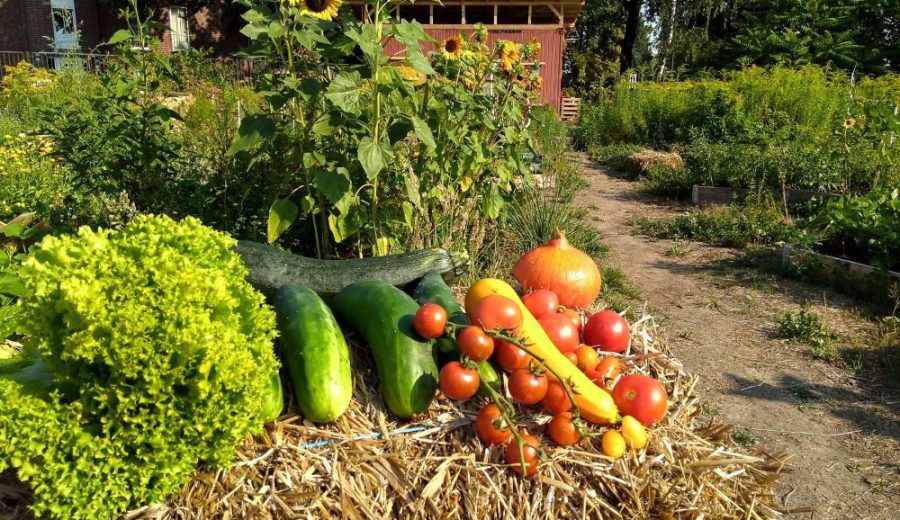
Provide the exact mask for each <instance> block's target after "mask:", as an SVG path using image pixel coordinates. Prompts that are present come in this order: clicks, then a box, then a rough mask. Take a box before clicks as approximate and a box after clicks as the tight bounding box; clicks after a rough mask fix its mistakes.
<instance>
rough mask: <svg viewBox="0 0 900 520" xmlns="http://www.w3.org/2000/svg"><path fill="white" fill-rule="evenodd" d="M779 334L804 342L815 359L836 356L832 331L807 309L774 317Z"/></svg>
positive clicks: (827, 358)
mask: <svg viewBox="0 0 900 520" xmlns="http://www.w3.org/2000/svg"><path fill="white" fill-rule="evenodd" d="M775 323H776V325H777V326H778V334H779V336H781V337H783V338H787V339H792V340H797V341H801V342H803V343H806V345H807V347H808V351H809V353H810V355H812V357H814V358H816V359H824V360H832V359H834V358H836V357H837V350H835V348H834V345H833V344H832V340H834V333H833V332H831V331H830V330H828V327H826V326H825V324H824V323H822V321H821V320H820V319H819V317H818V316H816V315H815V314H813V313H811V312H810V311H809V310H808V309H800V311H798V312H796V313H794V312H783V313H781V314H779V315H778V316H777V317H776V318H775Z"/></svg>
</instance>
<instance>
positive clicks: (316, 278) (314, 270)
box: [234, 240, 468, 296]
mask: <svg viewBox="0 0 900 520" xmlns="http://www.w3.org/2000/svg"><path fill="white" fill-rule="evenodd" d="M234 250H235V251H236V252H237V253H238V254H239V255H240V256H241V258H242V259H243V260H244V263H245V264H246V265H247V267H248V268H249V269H250V274H249V276H247V281H248V282H250V285H252V286H253V287H255V288H256V289H258V290H259V291H260V292H262V293H263V294H265V295H267V296H271V295H272V294H273V293H274V292H275V291H277V290H278V288H280V287H282V286H285V285H289V284H293V283H299V284H302V285H305V286H306V287H309V288H310V289H312V290H314V291H316V292H317V293H319V294H321V295H332V294H335V293H337V292H338V291H340V290H341V289H343V288H344V287H346V286H348V285H350V284H352V283H354V282H358V281H361V280H379V281H382V282H385V283H387V284H390V285H397V286H399V285H406V284H408V283H410V282H412V281H414V280H417V279H418V278H420V277H421V276H422V275H424V274H425V273H427V272H429V271H439V272H446V271H450V270H452V269H456V268H458V267H460V266H462V265H464V264H465V263H466V261H467V260H468V257H467V256H466V255H465V254H464V253H448V252H447V251H445V250H443V249H422V250H419V251H412V252H409V253H403V254H399V255H389V256H381V257H373V258H354V259H347V260H318V259H315V258H307V257H305V256H299V255H295V254H293V253H289V252H287V251H282V250H280V249H277V248H275V247H272V246H269V245H266V244H260V243H258V242H249V241H245V240H241V241H238V244H237V246H236V247H235V248H234Z"/></svg>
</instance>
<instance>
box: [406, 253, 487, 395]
mask: <svg viewBox="0 0 900 520" xmlns="http://www.w3.org/2000/svg"><path fill="white" fill-rule="evenodd" d="M413 297H414V298H415V299H416V302H418V304H419V305H424V304H426V303H436V304H438V305H440V306H441V307H443V308H444V310H445V311H447V316H448V319H449V321H452V322H453V323H455V324H457V325H468V324H469V318H468V316H466V313H465V312H464V311H463V308H462V305H460V304H459V301H457V300H456V297H455V296H454V295H453V292H452V291H451V290H450V287H449V286H448V285H447V284H446V283H445V282H444V278H443V277H441V273H439V272H437V271H431V272H430V273H428V274H426V275H425V276H423V277H422V280H421V281H420V282H419V285H417V286H416V288H415V290H414V291H413ZM435 347H436V350H437V357H438V364H439V365H440V366H441V367H443V366H444V365H445V364H447V363H449V362H450V361H459V350H458V349H457V348H456V339H455V338H450V337H446V336H444V337H441V338H438V339H437V340H436V341H435ZM476 370H477V371H478V376H479V377H480V378H481V384H482V385H490V386H491V388H493V389H494V390H496V391H498V392H499V391H500V390H501V388H502V383H501V381H500V376H499V375H498V374H497V371H496V370H495V369H494V367H493V365H491V364H490V362H488V361H481V362H479V363H478V366H477V367H476ZM478 395H481V396H487V395H488V393H487V391H486V390H484V389H483V388H479V389H478Z"/></svg>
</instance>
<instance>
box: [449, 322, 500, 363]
mask: <svg viewBox="0 0 900 520" xmlns="http://www.w3.org/2000/svg"><path fill="white" fill-rule="evenodd" d="M456 348H457V349H458V350H459V352H460V354H464V355H465V356H467V357H468V358H469V359H471V360H472V361H484V360H485V359H487V358H489V357H491V354H493V353H494V338H492V337H490V336H488V335H487V334H485V333H484V329H482V328H481V327H476V326H474V325H470V326H468V327H466V328H464V329H463V330H462V332H460V333H459V336H458V337H457V338H456Z"/></svg>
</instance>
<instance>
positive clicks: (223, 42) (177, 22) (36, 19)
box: [0, 0, 246, 65]
mask: <svg viewBox="0 0 900 520" xmlns="http://www.w3.org/2000/svg"><path fill="white" fill-rule="evenodd" d="M155 4H156V5H155V6H154V15H155V16H156V17H157V18H158V19H159V20H161V21H162V22H164V23H165V24H166V26H167V28H166V30H165V32H164V33H163V34H162V35H160V38H161V44H162V48H163V50H164V51H166V52H172V51H178V50H183V49H187V48H190V47H195V48H199V47H202V48H208V49H210V50H211V51H212V52H213V54H215V55H220V56H221V55H228V54H230V53H232V52H234V51H236V50H238V49H240V48H241V47H242V46H243V45H244V44H245V43H246V40H245V38H244V37H243V36H242V35H241V34H240V33H239V30H240V27H241V23H240V22H241V21H240V10H239V8H238V6H236V5H234V4H233V3H232V2H230V1H227V0H218V1H212V2H199V1H197V0H183V1H177V2H167V1H163V2H157V3H155ZM124 26H125V23H124V21H123V20H122V19H121V18H120V17H119V15H118V9H117V8H115V7H113V6H112V5H111V2H108V1H107V2H104V1H102V0H0V52H2V51H5V52H13V53H42V52H52V51H54V50H70V51H73V50H74V51H78V52H90V51H91V50H92V49H95V48H96V47H97V45H99V44H101V43H103V42H104V41H106V40H107V39H108V38H109V36H110V35H112V33H114V32H115V31H116V30H118V29H120V28H122V27H124ZM7 61H8V60H7ZM2 64H3V62H0V65H2Z"/></svg>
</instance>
